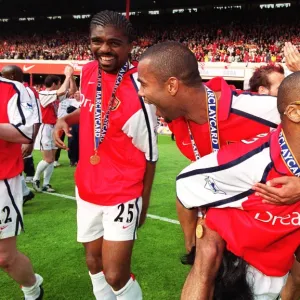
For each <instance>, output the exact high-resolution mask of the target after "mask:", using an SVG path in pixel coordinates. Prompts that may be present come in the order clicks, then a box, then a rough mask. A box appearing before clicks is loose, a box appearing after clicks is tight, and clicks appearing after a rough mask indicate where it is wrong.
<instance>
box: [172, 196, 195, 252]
mask: <svg viewBox="0 0 300 300" xmlns="http://www.w3.org/2000/svg"><path fill="white" fill-rule="evenodd" d="M176 209H177V215H178V220H179V222H180V226H181V228H182V231H183V234H184V242H185V248H186V250H187V252H190V251H191V250H192V248H193V246H195V239H196V236H195V232H196V226H197V218H198V209H189V210H188V209H186V208H184V207H183V205H182V204H181V203H180V202H179V201H178V200H177V201H176Z"/></svg>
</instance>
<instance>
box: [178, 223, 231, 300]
mask: <svg viewBox="0 0 300 300" xmlns="http://www.w3.org/2000/svg"><path fill="white" fill-rule="evenodd" d="M199 220H200V219H199ZM199 220H198V223H199ZM224 246H225V243H224V241H223V239H222V238H221V237H220V236H219V234H218V233H216V232H215V231H212V230H210V229H209V228H207V227H206V226H205V225H204V235H203V237H202V238H201V239H198V238H197V239H196V257H195V262H194V265H193V267H192V269H191V271H190V273H189V275H188V277H187V279H186V281H185V284H184V287H183V290H182V294H181V300H212V299H213V293H214V281H215V278H216V276H217V273H218V270H219V267H220V264H221V262H222V254H223V251H224Z"/></svg>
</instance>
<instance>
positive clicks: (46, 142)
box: [34, 124, 57, 151]
mask: <svg viewBox="0 0 300 300" xmlns="http://www.w3.org/2000/svg"><path fill="white" fill-rule="evenodd" d="M53 131H54V125H50V124H42V125H41V127H40V129H39V132H38V134H37V137H36V139H35V144H34V149H36V150H41V151H43V150H53V149H57V147H56V146H55V142H54V139H53Z"/></svg>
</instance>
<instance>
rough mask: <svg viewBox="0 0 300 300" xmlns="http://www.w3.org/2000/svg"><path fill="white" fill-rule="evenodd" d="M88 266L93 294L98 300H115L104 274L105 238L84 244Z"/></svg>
mask: <svg viewBox="0 0 300 300" xmlns="http://www.w3.org/2000/svg"><path fill="white" fill-rule="evenodd" d="M83 245H84V248H85V259H86V264H87V267H88V269H89V272H90V277H91V281H92V285H93V293H94V295H95V297H96V299H97V300H100V299H102V300H115V299H116V296H115V295H114V293H113V291H112V289H111V287H110V285H109V284H108V283H107V281H106V279H105V276H104V273H103V263H102V246H103V237H101V238H99V239H97V240H95V241H92V242H88V243H84V244H83Z"/></svg>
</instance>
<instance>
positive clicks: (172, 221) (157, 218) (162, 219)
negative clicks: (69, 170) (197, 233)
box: [43, 192, 179, 225]
mask: <svg viewBox="0 0 300 300" xmlns="http://www.w3.org/2000/svg"><path fill="white" fill-rule="evenodd" d="M43 193H44V194H48V195H51V196H56V197H60V198H65V199H70V200H74V201H76V198H75V197H73V196H69V195H64V194H58V193H48V192H43ZM147 217H148V218H150V219H155V220H159V221H164V222H168V223H172V224H178V225H179V222H178V221H177V220H173V219H169V218H165V217H160V216H155V215H149V214H147Z"/></svg>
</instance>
